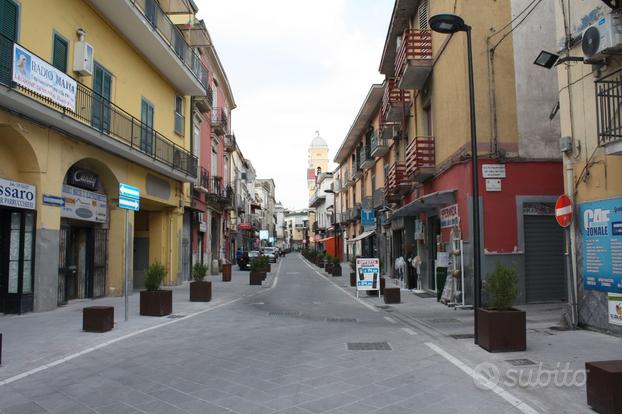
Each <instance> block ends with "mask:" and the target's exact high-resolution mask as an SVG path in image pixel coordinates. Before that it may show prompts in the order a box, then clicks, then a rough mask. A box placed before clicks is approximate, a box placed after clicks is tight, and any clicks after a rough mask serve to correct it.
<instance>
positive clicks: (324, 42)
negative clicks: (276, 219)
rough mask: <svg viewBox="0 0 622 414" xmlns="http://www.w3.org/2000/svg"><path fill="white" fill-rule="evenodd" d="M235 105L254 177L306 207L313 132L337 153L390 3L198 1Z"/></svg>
mask: <svg viewBox="0 0 622 414" xmlns="http://www.w3.org/2000/svg"><path fill="white" fill-rule="evenodd" d="M197 5H198V6H199V9H200V11H199V16H200V17H201V18H203V19H204V20H205V23H206V25H207V28H208V30H209V31H210V34H211V36H212V39H213V41H214V43H215V46H216V50H217V51H218V54H219V56H220V58H221V60H222V62H223V65H224V67H225V70H226V72H227V76H228V78H229V81H230V83H231V87H232V89H233V93H234V96H235V99H236V103H237V105H238V108H237V109H236V110H235V111H234V112H233V114H232V125H233V130H234V131H235V134H236V138H237V139H238V142H239V144H240V146H241V148H242V151H243V153H244V155H245V156H246V157H247V158H249V159H251V161H252V163H253V165H254V166H255V168H256V170H257V173H258V176H259V177H261V178H270V177H271V178H274V180H275V182H276V186H277V188H276V191H277V194H276V195H277V199H278V200H281V201H282V202H283V204H284V205H285V206H287V207H289V208H303V207H306V205H307V203H308V193H307V186H306V168H307V147H308V145H309V143H310V141H311V139H312V138H313V136H314V131H315V130H320V132H321V135H322V136H323V137H324V139H326V141H327V142H328V144H329V146H330V150H331V157H332V156H334V154H335V152H336V151H337V149H338V147H339V145H340V144H341V141H342V140H343V138H344V137H345V135H346V133H347V131H348V129H349V127H350V125H351V123H352V121H353V120H354V117H355V116H356V114H357V112H358V110H359V108H360V106H361V104H362V102H363V99H364V97H365V95H366V94H367V91H368V90H369V87H370V86H371V84H372V83H375V82H381V81H382V77H381V75H380V74H379V73H378V65H379V61H380V56H381V53H382V47H383V45H384V38H385V35H386V28H387V25H388V22H389V18H390V14H391V10H392V7H393V0H315V1H313V2H300V1H296V0H265V1H256V0H237V1H236V0H228V1H223V0H197Z"/></svg>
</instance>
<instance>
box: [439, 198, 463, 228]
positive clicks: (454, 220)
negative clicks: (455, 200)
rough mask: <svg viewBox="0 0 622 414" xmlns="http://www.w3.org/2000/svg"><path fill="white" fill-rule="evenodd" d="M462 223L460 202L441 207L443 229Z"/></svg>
mask: <svg viewBox="0 0 622 414" xmlns="http://www.w3.org/2000/svg"><path fill="white" fill-rule="evenodd" d="M458 224H460V216H459V215H458V204H452V205H450V206H447V207H444V208H441V229H446V228H451V227H454V226H457V225H458Z"/></svg>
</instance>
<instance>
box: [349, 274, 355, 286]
mask: <svg viewBox="0 0 622 414" xmlns="http://www.w3.org/2000/svg"><path fill="white" fill-rule="evenodd" d="M350 286H352V287H356V272H350Z"/></svg>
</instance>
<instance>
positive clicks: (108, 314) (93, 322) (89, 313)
mask: <svg viewBox="0 0 622 414" xmlns="http://www.w3.org/2000/svg"><path fill="white" fill-rule="evenodd" d="M113 327H114V307H113V306H89V307H86V308H84V309H82V330H83V331H85V332H108V331H110V330H111V329H112V328H113Z"/></svg>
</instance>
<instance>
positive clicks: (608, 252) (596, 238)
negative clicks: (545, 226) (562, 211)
mask: <svg viewBox="0 0 622 414" xmlns="http://www.w3.org/2000/svg"><path fill="white" fill-rule="evenodd" d="M579 214H580V219H581V225H580V226H581V235H582V239H583V240H582V248H583V286H584V288H585V289H591V290H600V291H603V292H611V293H622V198H613V199H610V200H601V201H594V202H589V203H583V204H580V205H579Z"/></svg>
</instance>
